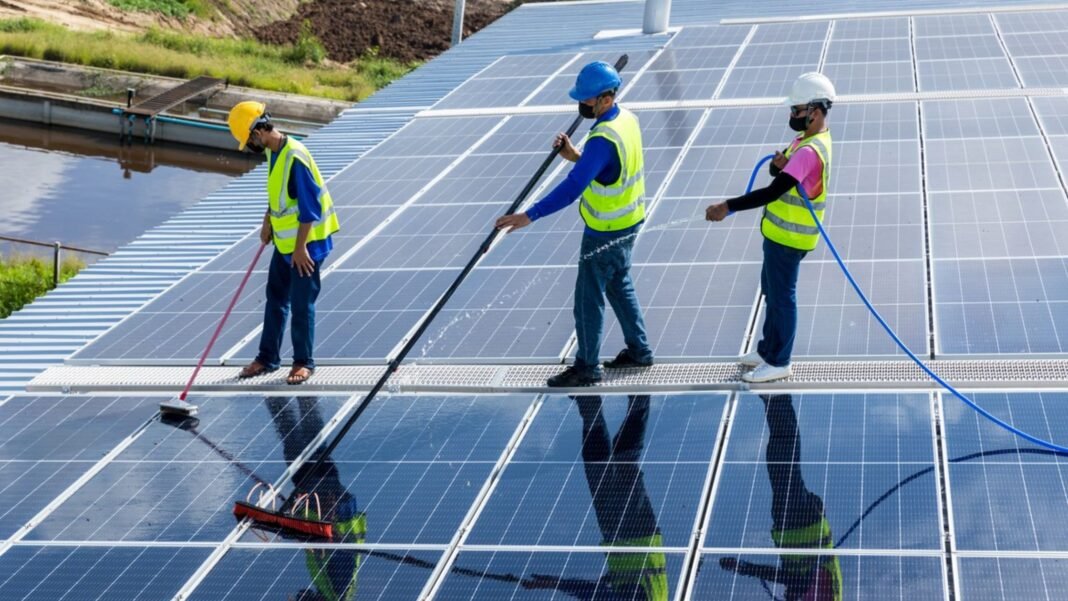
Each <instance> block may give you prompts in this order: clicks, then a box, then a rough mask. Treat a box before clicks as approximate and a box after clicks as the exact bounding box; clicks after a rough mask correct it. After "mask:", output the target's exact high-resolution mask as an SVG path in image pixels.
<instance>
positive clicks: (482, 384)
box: [27, 359, 1068, 394]
mask: <svg viewBox="0 0 1068 601" xmlns="http://www.w3.org/2000/svg"><path fill="white" fill-rule="evenodd" d="M930 365H931V367H932V368H933V369H934V370H935V371H936V372H937V373H938V374H939V375H940V376H942V377H943V378H945V379H947V380H948V381H950V382H951V383H953V384H954V385H956V386H960V387H963V388H972V389H1003V388H1012V389H1020V388H1046V389H1057V388H1068V359H1048V360H1013V361H1008V360H971V361H967V360H951V361H934V362H931V364H930ZM192 369H193V368H192V367H145V366H140V367H122V366H79V365H62V366H56V367H52V368H49V369H48V370H47V371H45V372H44V373H42V374H41V375H39V376H37V377H36V378H35V379H34V380H33V381H32V382H31V383H30V385H29V386H28V387H27V388H28V390H30V391H32V392H63V393H71V392H79V393H82V392H85V393H89V392H94V393H105V392H145V393H160V392H172V393H173V392H175V391H177V390H179V389H181V387H182V385H183V384H185V381H186V379H187V378H188V377H189V374H190V373H191V371H192ZM383 369H384V366H374V365H361V366H320V367H319V368H318V369H317V370H316V374H315V378H314V379H312V380H311V381H310V382H309V383H307V384H305V385H303V386H300V387H294V386H289V385H287V384H286V383H285V374H286V373H287V372H286V370H284V369H280V370H278V371H276V372H274V373H271V374H267V375H264V376H260V377H256V378H250V379H247V380H238V379H237V377H236V374H237V371H238V368H236V367H206V368H204V369H203V370H202V371H201V373H200V376H199V377H198V379H197V384H196V385H195V386H194V387H193V390H194V391H197V392H227V393H231V394H233V393H264V392H285V393H289V394H294V393H315V394H319V393H325V392H338V393H351V392H358V391H362V390H367V389H369V388H370V387H371V386H372V385H373V384H374V383H375V381H376V380H377V379H378V378H379V377H380V375H381V374H382V370H383ZM559 370H560V366H559V365H416V366H404V367H402V368H401V369H400V370H399V371H398V372H397V373H396V374H394V376H393V378H391V379H390V382H389V383H388V384H387V390H388V391H389V392H394V393H397V392H440V393H444V392H462V393H501V392H551V391H552V389H548V388H546V387H545V380H546V378H548V377H549V376H551V375H553V374H554V373H556V372H557V371H559ZM741 374H742V371H741V368H740V366H739V365H738V364H736V363H723V362H720V363H664V364H660V365H656V366H653V367H651V368H648V369H629V370H620V371H615V372H608V373H607V374H606V378H605V380H604V381H603V382H601V383H600V384H599V385H597V386H595V387H592V388H589V389H583V390H587V391H589V390H596V391H598V392H604V393H609V392H639V391H640V392H674V391H722V390H754V391H761V390H852V389H865V390H878V389H890V390H935V389H937V388H938V386H937V385H936V384H935V383H934V382H932V381H931V380H930V379H928V378H927V376H926V375H925V374H924V373H923V372H922V371H921V370H920V369H919V368H918V367H916V366H915V365H914V364H912V363H911V362H908V361H810V362H798V363H795V364H794V375H793V377H792V378H790V379H788V380H786V381H783V382H776V383H772V384H761V385H749V384H747V383H745V382H742V381H741Z"/></svg>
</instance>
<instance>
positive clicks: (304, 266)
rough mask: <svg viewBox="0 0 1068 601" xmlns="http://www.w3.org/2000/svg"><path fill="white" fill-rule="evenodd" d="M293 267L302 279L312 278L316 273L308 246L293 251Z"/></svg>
mask: <svg viewBox="0 0 1068 601" xmlns="http://www.w3.org/2000/svg"><path fill="white" fill-rule="evenodd" d="M293 267H294V268H295V269H296V270H297V274H298V275H300V276H302V277H311V275H312V274H313V273H315V261H312V258H311V255H309V254H308V247H307V246H303V245H302V246H298V247H297V248H296V249H295V250H294V251H293Z"/></svg>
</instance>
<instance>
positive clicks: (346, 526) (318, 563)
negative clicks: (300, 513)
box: [305, 512, 367, 601]
mask: <svg viewBox="0 0 1068 601" xmlns="http://www.w3.org/2000/svg"><path fill="white" fill-rule="evenodd" d="M309 515H310V517H311V518H312V519H316V520H317V519H319V516H318V515H317V514H315V512H311V513H310V514H309ZM334 529H335V530H336V531H337V532H339V533H341V534H345V535H347V536H346V537H345V539H344V541H343V542H345V543H350V544H351V543H355V544H362V543H363V542H364V541H365V540H366V538H367V514H366V513H360V514H357V515H356V516H355V517H353V518H352V519H350V520H344V521H340V522H335V523H334ZM332 552H333V551H326V550H313V549H309V550H307V551H305V563H306V564H307V567H308V572H309V573H310V574H311V577H312V583H313V584H314V585H315V588H316V590H318V591H319V594H320V595H322V596H323V597H325V598H326V599H328V600H329V601H341V600H342V599H344V600H346V601H348V600H349V599H355V598H356V578H357V576H358V574H359V571H360V561H361V558H362V557H363V556H362V555H360V554H359V553H356V556H355V557H354V563H355V565H354V566H353V570H352V579H350V580H349V583H348V586H347V587H346V588H345V590H344V591H343V592H341V593H339V592H338V591H335V590H334V584H333V581H331V580H330V574H329V573H328V572H327V569H328V566H329V557H330V555H329V553H332ZM319 553H324V554H325V555H324V556H323V558H322V560H320V558H319V555H318V554H319Z"/></svg>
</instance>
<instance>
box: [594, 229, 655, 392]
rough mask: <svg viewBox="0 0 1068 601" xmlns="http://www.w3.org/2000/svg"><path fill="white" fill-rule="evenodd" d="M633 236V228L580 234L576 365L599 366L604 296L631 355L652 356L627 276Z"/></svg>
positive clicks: (635, 297) (640, 357)
mask: <svg viewBox="0 0 1068 601" xmlns="http://www.w3.org/2000/svg"><path fill="white" fill-rule="evenodd" d="M634 238H635V236H634V232H630V233H628V234H624V235H619V236H591V235H589V234H586V235H584V236H582V250H581V253H582V254H581V256H580V257H579V264H578V278H577V279H576V281H575V332H576V335H577V337H578V351H577V352H576V354H575V366H576V367H578V368H580V369H591V370H595V371H596V370H598V369H600V367H599V364H600V361H601V359H600V357H601V335H602V334H603V333H604V299H605V296H607V297H608V302H609V303H610V304H611V305H612V310H613V311H615V314H616V319H617V320H619V326H620V328H621V329H622V330H623V340H624V341H626V343H627V348H628V349H630V354H631V356H632V357H633V358H634V359H635V360H638V361H648V360H651V359H652V358H653V351H652V350H651V349H650V348H649V340H648V338H647V337H646V335H645V319H644V318H643V317H642V308H641V306H640V305H639V304H638V295H637V293H636V292H635V291H634V281H633V280H632V279H631V277H630V257H631V254H632V252H633V250H634Z"/></svg>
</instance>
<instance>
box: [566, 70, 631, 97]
mask: <svg viewBox="0 0 1068 601" xmlns="http://www.w3.org/2000/svg"><path fill="white" fill-rule="evenodd" d="M622 83H623V81H622V80H621V79H619V72H618V71H616V68H615V67H613V66H612V65H609V64H608V63H606V62H604V61H597V62H593V63H590V64H588V65H586V66H585V67H583V68H582V71H579V74H578V78H577V79H576V80H575V87H573V88H571V91H570V92H568V95H569V96H571V98H572V100H575V101H577V102H582V101H583V100H589V99H590V98H593V97H594V96H600V95H601V94H603V93H605V92H608V91H611V90H615V89H617V88H619V86H620V84H622Z"/></svg>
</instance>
